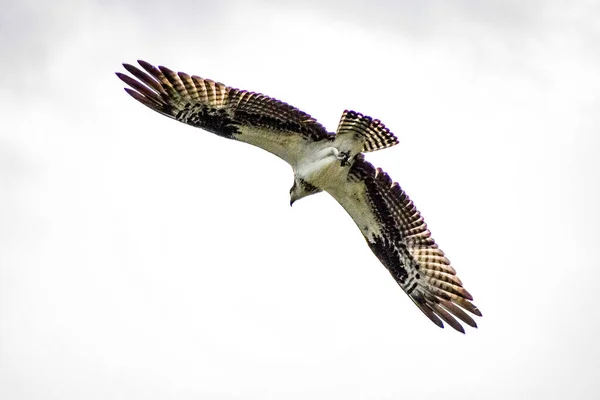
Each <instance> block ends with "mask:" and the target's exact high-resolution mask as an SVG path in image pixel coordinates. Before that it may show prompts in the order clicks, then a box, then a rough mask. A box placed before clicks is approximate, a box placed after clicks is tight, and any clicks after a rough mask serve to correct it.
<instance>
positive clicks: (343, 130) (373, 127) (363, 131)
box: [337, 110, 399, 152]
mask: <svg viewBox="0 0 600 400" xmlns="http://www.w3.org/2000/svg"><path fill="white" fill-rule="evenodd" d="M337 134H338V135H353V136H354V137H356V138H359V139H362V143H363V144H362V149H361V152H369V151H376V150H381V149H385V148H388V147H391V146H394V145H396V144H398V143H399V142H398V138H396V136H394V134H393V133H392V132H390V130H389V129H388V128H386V127H385V125H384V124H383V123H382V122H381V121H380V120H378V119H373V118H371V117H368V116H366V115H363V114H361V113H358V112H356V111H350V110H345V111H344V113H343V114H342V117H341V118H340V123H339V125H338V129H337Z"/></svg>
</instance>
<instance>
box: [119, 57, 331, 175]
mask: <svg viewBox="0 0 600 400" xmlns="http://www.w3.org/2000/svg"><path fill="white" fill-rule="evenodd" d="M138 63H139V64H140V65H141V67H142V68H143V71H142V70H140V69H138V68H137V67H134V66H133V65H130V64H123V66H124V67H125V69H126V70H127V71H128V72H129V73H131V74H132V75H133V76H134V77H135V78H137V79H134V78H132V77H130V76H128V75H125V74H122V73H119V72H117V76H118V77H119V78H120V79H121V80H122V81H123V82H125V83H126V84H127V85H129V86H130V87H131V89H129V88H126V89H125V90H126V91H127V93H129V94H130V95H131V96H132V97H133V98H134V99H136V100H137V101H139V102H140V103H142V104H144V105H146V106H148V107H149V108H151V109H153V110H154V111H157V112H159V113H161V114H163V115H166V116H167V117H170V118H173V119H176V120H177V121H180V122H183V123H185V124H188V125H192V126H195V127H198V128H202V129H205V130H207V131H209V132H212V133H215V134H217V135H219V136H223V137H225V138H228V139H236V140H240V141H243V142H246V143H250V144H253V145H255V146H258V147H261V148H263V149H265V150H267V151H269V152H271V153H273V154H275V155H277V156H279V157H280V158H282V159H284V160H285V161H287V162H288V163H290V164H292V165H295V163H296V161H297V160H298V159H299V157H300V156H301V154H302V152H303V151H304V149H305V147H306V144H307V143H308V142H316V141H320V140H333V137H334V135H333V134H330V133H328V132H327V130H326V129H325V128H324V127H323V126H322V125H321V124H319V123H318V122H317V121H316V120H315V119H314V118H312V117H311V116H310V115H308V114H306V113H305V112H303V111H300V110H298V109H297V108H294V107H292V106H290V105H289V104H287V103H284V102H282V101H279V100H276V99H273V98H270V97H268V96H265V95H263V94H260V93H254V92H248V91H246V90H239V89H234V88H231V87H229V86H225V85H224V84H222V83H219V82H215V81H212V80H210V79H203V78H200V77H198V76H190V75H188V74H186V73H183V72H179V73H175V72H173V71H171V70H170V69H168V68H165V67H161V66H159V67H158V68H157V67H154V66H153V65H151V64H149V63H147V62H145V61H141V60H140V61H138Z"/></svg>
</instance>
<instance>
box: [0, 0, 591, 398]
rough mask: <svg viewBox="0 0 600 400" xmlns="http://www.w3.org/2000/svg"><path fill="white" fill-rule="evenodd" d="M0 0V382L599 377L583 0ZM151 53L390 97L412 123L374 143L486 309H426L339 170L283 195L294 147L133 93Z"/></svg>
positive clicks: (309, 384) (13, 387)
mask: <svg viewBox="0 0 600 400" xmlns="http://www.w3.org/2000/svg"><path fill="white" fill-rule="evenodd" d="M523 3H526V4H525V5H524V4H523ZM574 3H576V4H574ZM283 4H285V5H283ZM2 10H3V12H2V13H1V14H0V70H1V71H2V72H3V73H2V74H1V75H0V110H2V111H1V112H0V114H1V116H0V397H1V398H6V399H54V398H60V399H82V398H85V399H106V398H111V399H131V398H144V399H165V398H173V399H174V398H178V399H188V398H189V399H191V398H206V399H265V398H267V399H279V398H286V399H306V398H314V399H330V398H346V399H373V398H377V399H393V398H399V397H401V396H402V397H403V398H414V399H425V398H432V397H433V396H444V397H445V398H449V399H458V398H460V399H481V398H489V399H506V398H545V399H564V398H572V399H592V398H598V396H599V395H600V384H599V383H598V382H599V381H598V379H599V377H600V345H599V344H598V340H597V338H598V337H599V335H600V318H599V312H598V308H597V306H596V298H595V297H596V292H597V290H598V284H599V277H600V273H599V271H598V267H599V262H598V258H597V254H596V253H597V250H596V249H597V243H596V242H597V240H598V238H599V236H600V235H599V234H600V232H599V230H598V226H599V225H600V211H599V208H598V204H600V187H599V186H600V184H599V181H600V180H599V179H598V173H599V172H600V161H599V156H598V151H599V149H600V138H599V131H600V113H599V110H600V97H599V95H598V94H599V93H600V46H598V44H599V43H600V28H599V27H600V24H599V23H598V22H599V20H600V7H599V6H598V4H597V2H594V1H579V2H567V1H528V2H518V1H487V2H479V1H467V0H464V1H441V0H440V1H434V0H429V1H406V0H404V1H391V0H390V1H370V2H368V5H367V4H366V3H365V4H363V3H362V2H358V1H343V2H342V1H337V2H336V1H316V0H314V1H303V2H298V3H294V2H286V3H283V2H275V1H266V0H265V1H238V2H204V1H199V2H198V1H180V2H158V1H130V2H118V1H99V0H98V1H89V0H88V1H78V2H75V1H54V2H41V1H22V2H8V1H6V0H4V1H3V2H2ZM138 58H142V59H145V60H147V61H150V62H152V63H156V64H163V65H166V66H168V67H170V68H172V69H175V70H182V71H185V72H188V73H190V74H198V75H200V76H204V77H209V78H212V79H215V80H219V81H221V82H225V83H226V84H229V85H231V86H235V87H241V88H245V89H249V90H255V91H261V92H263V93H266V94H268V95H271V96H274V97H277V98H280V99H283V100H285V101H287V102H289V103H291V104H293V105H295V106H297V107H299V108H301V109H303V110H305V111H307V112H308V113H310V114H312V115H313V116H314V117H316V118H318V119H319V120H320V121H321V122H322V123H323V124H324V125H325V126H327V127H328V128H329V129H330V130H333V129H335V127H336V126H337V121H338V118H339V116H340V115H341V112H342V111H343V110H344V109H345V108H350V109H355V110H357V111H360V112H363V113H366V114H369V115H372V116H374V117H376V118H379V119H381V120H382V121H383V122H384V123H385V124H386V125H387V126H388V127H389V128H390V129H391V130H392V131H393V132H395V133H396V135H397V136H398V137H399V138H400V145H399V146H397V147H395V148H393V149H389V150H386V151H383V152H379V153H375V154H369V156H368V158H369V160H371V161H372V162H374V163H375V164H376V165H377V166H380V167H382V168H383V169H384V170H385V171H387V172H388V173H389V174H390V175H391V176H392V177H393V178H394V179H395V180H397V181H398V182H400V184H401V186H402V187H403V188H404V189H405V190H406V191H407V192H408V194H409V196H410V197H411V198H412V199H413V201H414V202H415V203H416V205H417V207H418V208H419V209H420V210H421V212H422V213H423V215H424V216H425V218H426V220H427V222H428V224H429V227H430V229H431V230H432V232H433V236H434V237H435V238H436V240H437V242H438V243H439V244H440V246H441V247H442V248H443V249H444V250H445V251H446V253H447V254H448V257H449V258H450V259H451V260H452V262H453V265H454V266H455V268H456V269H457V270H458V273H459V276H460V277H461V279H462V280H463V282H464V284H465V286H466V287H467V289H468V290H469V291H470V292H471V293H472V294H473V295H474V297H475V303H476V304H477V305H478V306H479V307H480V309H481V310H482V312H483V314H484V317H483V318H481V319H479V320H478V323H479V325H480V328H479V329H477V330H473V329H471V330H469V331H468V332H467V334H466V335H460V334H458V333H456V332H454V331H452V330H450V329H444V330H440V329H438V328H436V327H435V326H434V325H432V324H431V323H430V322H429V321H428V320H427V319H426V318H425V317H424V316H423V315H422V314H421V313H420V311H418V309H417V308H416V307H414V305H413V304H412V303H411V302H410V301H409V299H408V298H407V297H406V296H405V295H404V293H402V291H401V290H400V289H399V288H398V286H397V285H396V283H395V282H394V281H393V279H391V278H390V277H389V274H388V273H387V271H386V270H385V269H384V268H383V267H382V266H381V264H380V263H379V261H378V260H377V259H376V258H375V256H374V255H372V253H371V252H370V250H369V249H368V247H367V246H366V245H365V243H364V239H363V238H362V236H361V235H360V232H359V231H358V229H357V228H356V227H355V226H354V223H353V222H352V220H351V219H350V218H349V217H348V216H347V215H346V214H345V213H344V211H343V210H342V209H341V207H340V206H339V205H337V204H336V203H335V201H334V200H333V199H332V198H331V197H329V196H328V195H326V194H321V195H318V196H313V197H311V198H308V199H305V200H302V201H300V202H298V203H296V204H295V205H294V207H293V208H290V207H289V198H288V196H289V195H288V190H289V188H290V187H291V184H292V173H291V170H290V169H289V167H288V166H287V165H286V164H285V163H284V162H283V161H281V160H279V159H277V158H275V157H273V156H271V155H269V154H268V153H266V152H263V151H261V150H260V149H256V148H252V147H250V146H247V145H244V144H241V143H235V142H230V141H226V140H224V139H221V138H219V137H216V136H213V135H211V134H209V133H206V132H203V131H201V130H197V129H193V128H190V127H186V126H184V125H182V124H177V123H175V122H174V121H172V120H169V119H167V118H164V117H162V116H160V115H159V114H156V113H153V112H151V111H150V110H148V109H147V108H145V107H143V106H141V105H140V104H137V103H136V102H135V101H133V100H132V99H131V98H129V96H127V95H126V94H125V92H123V90H122V87H123V85H122V83H121V82H120V81H119V80H118V79H117V78H116V77H115V76H114V73H113V72H114V71H116V70H122V68H121V67H120V63H122V62H130V63H131V62H134V61H135V60H136V59H138Z"/></svg>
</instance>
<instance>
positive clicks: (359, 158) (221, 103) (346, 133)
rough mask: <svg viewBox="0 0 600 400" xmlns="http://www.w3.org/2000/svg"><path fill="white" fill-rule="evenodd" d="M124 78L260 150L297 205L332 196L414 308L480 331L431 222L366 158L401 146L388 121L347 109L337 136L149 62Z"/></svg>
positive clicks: (153, 103) (167, 110)
mask: <svg viewBox="0 0 600 400" xmlns="http://www.w3.org/2000/svg"><path fill="white" fill-rule="evenodd" d="M139 63H140V65H141V66H142V68H143V69H144V70H145V72H144V71H142V70H140V69H138V68H136V67H134V66H132V65H129V64H123V65H124V66H125V69H126V70H127V71H129V72H130V73H131V74H132V75H133V76H135V78H137V80H136V79H133V78H131V77H130V76H127V75H124V74H121V73H117V75H118V76H119V78H121V79H122V80H123V81H124V82H125V83H127V84H128V85H129V86H130V87H131V88H132V89H133V90H132V89H126V90H127V92H128V93H129V94H130V95H131V96H132V97H134V98H135V99H136V100H138V101H139V102H141V103H143V104H144V105H146V106H148V107H150V108H152V109H153V110H154V111H157V112H159V113H161V114H163V115H166V116H168V117H170V118H173V119H176V120H178V121H180V122H183V123H186V124H188V125H192V126H195V127H198V128H202V129H204V130H207V131H209V132H212V133H215V134H217V135H219V136H222V137H225V138H227V139H233V140H238V141H242V142H245V143H248V144H252V145H254V146H257V147H260V148H262V149H264V150H266V151H268V152H270V153H272V154H274V155H276V156H278V157H280V158H281V159H283V160H284V161H286V162H287V163H289V164H290V166H291V167H292V169H293V171H294V184H293V186H292V188H291V190H290V204H292V203H293V202H294V201H296V200H298V199H301V198H303V197H306V196H309V195H312V194H316V193H319V192H321V191H325V192H327V193H329V194H330V195H331V196H333V198H334V199H336V200H337V201H338V202H339V203H340V205H341V206H342V207H343V208H344V209H345V210H346V211H347V212H348V214H349V215H350V216H351V217H352V219H353V220H354V222H355V223H356V225H357V226H358V228H359V229H360V231H361V232H362V234H363V236H364V237H365V239H366V241H367V243H368V245H369V247H370V248H371V250H372V251H373V253H374V254H375V255H376V256H377V257H378V258H379V260H380V261H381V262H382V263H383V265H384V266H385V267H386V268H387V269H388V270H389V271H390V273H391V274H392V276H393V277H394V279H395V280H396V282H397V283H398V284H399V285H400V287H402V289H403V290H404V291H405V292H406V293H407V294H408V296H409V297H410V298H411V300H412V301H413V302H414V303H415V304H416V305H417V307H419V309H421V311H422V312H423V313H424V314H425V315H426V316H427V317H429V319H430V320H431V321H432V322H434V323H435V324H436V325H438V326H440V327H443V323H442V321H445V322H446V323H448V324H449V325H450V326H452V327H453V328H454V329H456V330H458V331H461V332H464V328H463V327H462V325H461V324H460V323H459V322H458V321H457V320H456V318H458V319H459V320H461V321H462V322H464V323H466V324H467V325H470V326H473V327H476V324H475V321H474V320H473V319H472V317H471V316H469V315H468V314H467V313H466V312H465V311H464V310H466V311H468V312H470V313H472V314H474V315H478V316H481V312H480V311H479V310H478V309H477V307H475V306H474V305H473V304H472V303H471V300H472V297H471V295H470V294H469V293H468V292H467V291H466V290H465V289H464V288H463V286H462V282H461V281H460V279H459V278H458V277H457V276H456V272H455V270H454V269H453V268H452V267H451V266H450V262H449V261H448V259H447V258H446V257H445V255H444V252H443V251H442V250H440V249H439V247H438V246H437V244H436V243H435V241H434V240H433V238H431V234H430V232H429V230H428V229H427V225H426V224H425V222H424V220H423V218H422V217H421V215H420V213H419V212H418V211H417V209H416V208H415V206H414V205H413V203H412V201H411V200H410V199H409V198H408V196H406V194H405V193H404V191H403V190H402V189H401V188H400V186H399V185H398V184H397V183H394V182H392V180H391V179H390V177H389V176H388V175H387V174H386V173H385V172H383V171H381V169H379V168H375V167H373V166H372V165H371V164H370V163H368V162H367V161H365V159H364V156H363V153H364V152H369V151H376V150H380V149H384V148H387V147H390V146H394V145H395V144H397V143H398V140H397V138H396V137H395V136H394V135H393V134H392V133H391V132H390V131H389V130H388V129H387V128H386V127H385V126H384V125H383V124H382V123H381V122H380V121H379V120H376V119H372V118H371V117H368V116H364V115H362V114H360V113H357V112H355V111H348V110H347V111H344V113H343V115H342V117H341V119H340V124H339V126H338V129H337V132H336V133H335V134H334V133H330V132H328V131H327V130H326V129H325V128H324V127H323V126H322V125H321V124H319V123H318V122H317V121H316V120H315V119H314V118H312V117H311V116H310V115H308V114H306V113H304V112H302V111H300V110H298V109H296V108H294V107H292V106H290V105H288V104H286V103H283V102H281V101H278V100H275V99H272V98H270V97H267V96H265V95H262V94H259V93H253V92H248V91H244V90H239V89H234V88H231V87H228V86H226V85H224V84H222V83H218V82H214V81H211V80H209V79H203V78H199V77H197V76H189V75H187V74H185V73H182V72H179V73H175V72H173V71H171V70H169V69H167V68H165V67H158V68H156V67H154V66H152V65H150V64H148V63H146V62H144V61H139Z"/></svg>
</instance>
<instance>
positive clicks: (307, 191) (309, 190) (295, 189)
mask: <svg viewBox="0 0 600 400" xmlns="http://www.w3.org/2000/svg"><path fill="white" fill-rule="evenodd" d="M320 191H321V189H319V188H318V187H316V186H314V185H311V184H310V183H308V182H307V181H305V180H304V179H301V178H295V179H294V185H293V186H292V188H291V189H290V206H292V205H293V204H294V202H295V201H296V200H300V199H301V198H303V197H306V196H310V195H311V194H315V193H319V192H320Z"/></svg>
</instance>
